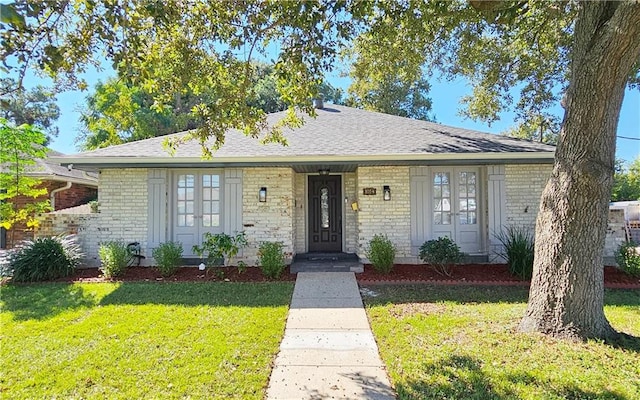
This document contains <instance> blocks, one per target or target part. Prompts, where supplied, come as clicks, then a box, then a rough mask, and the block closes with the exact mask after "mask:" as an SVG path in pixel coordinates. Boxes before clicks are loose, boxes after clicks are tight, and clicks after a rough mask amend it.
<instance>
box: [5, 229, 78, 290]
mask: <svg viewBox="0 0 640 400" xmlns="http://www.w3.org/2000/svg"><path fill="white" fill-rule="evenodd" d="M82 257H83V253H82V251H81V249H80V245H79V244H78V241H77V238H76V236H75V235H62V236H52V237H40V238H36V239H34V240H28V241H25V242H23V244H22V245H21V246H20V247H19V248H18V249H16V250H15V251H13V252H12V253H11V254H10V255H9V269H10V270H11V275H12V280H13V281H14V282H37V281H47V280H51V279H57V278H62V277H65V276H69V275H71V274H72V273H73V271H74V270H75V268H76V267H78V265H80V261H81V259H82Z"/></svg>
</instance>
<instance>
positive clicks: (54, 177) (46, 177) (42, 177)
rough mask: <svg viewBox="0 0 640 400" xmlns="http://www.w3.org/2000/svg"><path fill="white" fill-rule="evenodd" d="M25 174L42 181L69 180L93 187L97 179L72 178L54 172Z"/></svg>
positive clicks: (96, 185)
mask: <svg viewBox="0 0 640 400" xmlns="http://www.w3.org/2000/svg"><path fill="white" fill-rule="evenodd" d="M27 176H29V177H32V178H37V179H40V180H42V181H55V182H70V183H75V184H78V185H85V186H91V187H94V188H97V187H98V179H97V178H96V179H95V180H93V179H82V178H72V177H66V176H60V175H54V174H27Z"/></svg>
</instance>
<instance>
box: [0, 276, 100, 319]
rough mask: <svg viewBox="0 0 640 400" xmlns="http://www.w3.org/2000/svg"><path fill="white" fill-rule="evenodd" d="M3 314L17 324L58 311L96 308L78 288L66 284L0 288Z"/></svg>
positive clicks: (92, 300) (92, 301) (48, 316)
mask: <svg viewBox="0 0 640 400" xmlns="http://www.w3.org/2000/svg"><path fill="white" fill-rule="evenodd" d="M0 304H1V305H2V311H3V312H9V313H11V314H13V318H14V319H16V320H20V321H26V320H30V319H45V318H50V317H54V316H56V315H58V314H60V313H62V312H66V311H70V310H74V309H78V308H82V307H92V306H94V305H96V300H95V298H93V296H89V295H87V294H86V293H85V292H84V290H83V289H82V287H79V286H76V285H70V284H45V285H40V284H37V285H7V286H4V287H3V288H2V297H1V301H0Z"/></svg>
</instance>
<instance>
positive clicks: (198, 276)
mask: <svg viewBox="0 0 640 400" xmlns="http://www.w3.org/2000/svg"><path fill="white" fill-rule="evenodd" d="M220 269H221V270H222V271H223V272H224V276H219V275H218V274H216V273H214V271H212V270H209V271H200V270H198V268H197V267H182V268H178V271H177V272H176V273H175V275H173V276H171V277H168V278H163V277H162V276H161V275H160V273H159V272H158V270H157V269H156V268H153V267H131V268H127V270H126V273H125V274H124V276H122V277H118V278H115V279H113V280H109V279H107V278H105V277H104V276H102V273H101V272H100V270H98V269H97V268H91V269H81V270H78V271H77V272H76V274H74V275H72V276H70V277H67V278H63V279H59V280H58V281H59V282H110V281H127V282H130V281H143V282H144V281H147V282H212V281H218V282H220V281H226V282H272V281H274V280H273V279H268V278H266V277H265V276H264V275H263V274H262V271H260V269H259V268H254V267H251V268H247V269H246V271H244V272H242V273H239V272H238V269H237V268H235V267H227V268H220ZM604 275H605V286H606V287H609V288H629V289H635V288H638V289H640V278H634V277H632V276H630V275H627V274H625V273H624V272H622V271H620V270H619V269H617V268H615V267H605V270H604ZM356 278H357V280H358V282H359V283H362V284H389V283H391V284H410V283H430V284H442V285H514V286H527V285H529V282H528V281H522V280H520V279H518V278H517V277H514V276H513V275H511V274H510V273H509V270H508V268H507V266H506V265H504V264H468V265H459V266H455V267H453V269H452V274H451V277H446V276H442V275H439V274H437V273H436V272H435V271H434V270H433V269H432V268H429V267H428V266H425V265H394V267H393V271H392V272H391V273H390V274H380V273H378V272H376V271H375V270H374V269H373V268H372V267H371V265H365V268H364V272H363V273H360V274H356ZM295 279H296V275H294V274H291V273H290V272H289V268H288V267H287V268H286V269H285V271H284V273H283V274H282V276H281V277H280V279H277V280H275V281H280V282H293V281H295Z"/></svg>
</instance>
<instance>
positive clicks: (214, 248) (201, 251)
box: [193, 232, 247, 266]
mask: <svg viewBox="0 0 640 400" xmlns="http://www.w3.org/2000/svg"><path fill="white" fill-rule="evenodd" d="M246 245H247V236H246V235H245V233H244V232H239V233H236V235H235V236H230V235H227V234H226V233H216V234H213V233H210V232H207V233H205V234H204V240H203V241H202V245H200V246H198V245H196V246H193V252H194V253H196V254H197V255H198V256H200V257H201V258H204V257H205V256H206V259H207V265H208V266H213V265H221V264H222V265H224V264H226V265H231V262H232V260H233V258H234V257H235V256H236V255H238V252H239V251H240V249H242V248H243V247H245V246H246ZM225 260H226V263H225Z"/></svg>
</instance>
